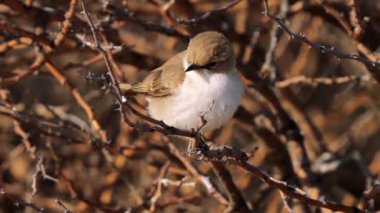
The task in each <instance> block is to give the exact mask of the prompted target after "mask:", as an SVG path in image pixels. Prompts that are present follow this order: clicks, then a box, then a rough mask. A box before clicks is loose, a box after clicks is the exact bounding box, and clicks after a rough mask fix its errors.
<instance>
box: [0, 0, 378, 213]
mask: <svg viewBox="0 0 380 213" xmlns="http://www.w3.org/2000/svg"><path fill="white" fill-rule="evenodd" d="M84 3H85V7H86V9H87V11H88V14H89V15H90V16H91V17H92V19H93V21H94V25H95V26H96V27H97V29H98V31H99V39H100V42H101V44H102V46H103V47H104V49H106V50H107V52H108V54H109V56H110V57H111V58H112V61H111V62H112V67H113V69H114V70H115V71H116V74H117V78H118V80H119V81H120V82H125V83H134V82H137V81H139V80H141V79H143V77H144V76H146V75H147V74H148V73H149V71H150V70H152V69H154V68H156V67H158V66H160V65H161V64H162V63H164V62H165V61H166V60H168V59H169V58H170V57H172V56H173V55H175V54H176V53H178V52H180V51H182V50H184V49H185V48H186V46H187V42H188V40H189V38H191V37H192V36H194V35H195V34H197V33H199V32H202V31H207V30H216V31H219V32H222V33H223V34H224V35H226V37H228V38H229V39H230V41H231V42H232V44H233V47H234V49H235V52H236V56H237V64H238V71H239V72H240V73H241V76H242V78H243V79H244V82H245V85H246V89H245V95H244V98H243V100H242V103H241V106H240V108H239V110H238V112H237V113H236V115H235V117H234V118H233V119H231V120H230V121H229V122H228V123H227V124H226V125H225V126H224V127H223V128H221V129H219V130H216V131H214V132H209V133H207V134H206V137H207V138H209V139H212V140H213V141H214V142H215V143H216V144H218V145H227V146H234V147H238V148H240V149H242V150H245V151H248V152H249V151H252V150H254V149H255V147H258V148H259V149H258V150H257V151H256V152H255V156H254V157H253V158H252V159H250V161H249V162H250V163H252V164H253V165H255V166H258V167H260V168H262V169H263V170H265V171H266V172H267V173H268V174H269V175H271V176H272V177H274V178H276V179H280V180H283V181H286V182H288V183H289V184H291V185H295V186H297V187H299V188H302V189H303V190H305V191H306V192H307V193H308V195H309V196H310V197H313V198H315V199H319V198H321V199H328V200H333V201H335V202H337V203H341V204H344V205H348V206H359V207H360V206H361V205H364V204H363V199H364V198H363V197H365V195H363V193H364V192H365V191H366V190H369V189H371V187H372V186H374V185H376V184H379V183H378V182H379V173H380V142H379V140H380V101H379V100H380V93H379V89H380V87H379V82H380V81H379V79H380V77H379V76H378V75H379V73H380V72H378V71H379V70H380V68H379V66H378V64H377V66H371V65H368V63H363V62H360V61H358V60H351V59H339V57H337V56H339V55H337V54H335V55H334V54H331V53H329V52H325V51H321V50H318V49H315V48H311V47H310V46H309V45H308V44H306V43H305V42H303V41H301V40H300V39H297V38H296V39H294V38H293V37H291V36H289V35H288V34H287V33H285V32H284V31H283V30H282V29H281V28H280V27H278V25H277V24H276V23H275V22H274V21H273V20H271V19H270V18H268V17H266V16H265V14H263V12H264V4H263V1H261V0H241V1H224V0H223V1H216V0H170V1H165V0H128V1H127V0H97V1H84ZM268 3H269V8H268V9H269V12H270V13H271V14H274V15H275V16H279V17H282V18H284V20H285V21H284V22H285V24H286V25H287V26H288V27H289V29H291V30H292V31H293V32H295V33H303V34H304V35H305V36H306V37H307V38H309V39H310V40H311V41H314V42H315V43H317V44H319V45H323V46H326V47H329V48H330V47H334V48H335V50H338V51H340V52H344V53H347V54H352V53H358V54H359V55H360V56H361V57H363V58H365V59H366V60H367V61H372V62H376V61H379V51H380V48H379V47H380V46H379V45H380V39H379V38H380V1H379V0H366V1H360V0H325V1H319V0H310V1H303V0H298V1H297V0H289V1H286V0H282V1H274V0H270V1H269V2H268ZM82 11H83V8H82V1H81V0H79V1H75V0H72V1H69V0H55V1H48V0H2V1H0V64H1V71H0V142H1V148H0V212H22V211H25V212H33V211H39V210H41V208H43V209H45V211H46V212H63V211H65V210H70V211H73V212H124V211H127V210H128V211H132V212H217V211H225V210H226V209H227V207H228V205H226V203H225V201H226V200H225V198H224V199H223V198H218V197H217V196H215V194H210V191H209V188H207V184H206V183H207V181H200V179H201V178H200V177H208V178H209V179H208V180H209V181H210V183H212V185H213V186H214V187H215V189H216V190H217V191H219V192H220V194H221V195H222V197H223V195H225V194H226V190H225V188H224V186H223V184H222V183H221V182H220V181H219V180H218V178H217V177H216V175H215V174H214V172H213V169H212V166H211V164H210V163H208V162H204V161H196V160H195V159H192V158H189V157H188V155H187V153H186V148H187V143H188V139H183V138H180V137H167V136H165V135H162V134H160V133H151V132H144V131H138V130H135V129H133V128H131V127H129V126H128V125H127V124H126V123H125V122H124V121H123V119H122V118H121V117H120V112H119V111H118V110H117V108H118V107H117V105H116V104H115V98H114V97H113V95H112V93H110V92H109V90H110V88H109V82H110V80H109V78H108V76H107V74H106V72H107V68H106V66H105V62H104V59H103V57H102V55H101V54H100V53H99V52H98V51H97V50H96V48H94V40H93V37H92V34H91V30H90V27H89V25H88V23H87V20H86V18H85V16H84V14H83V13H81V12H82ZM210 11H212V12H210ZM193 18H195V19H193ZM351 58H354V57H351ZM376 79H377V80H376ZM133 105H134V106H137V108H138V110H139V111H140V112H143V113H146V112H145V111H144V107H145V106H146V101H145V100H144V97H136V101H135V102H133ZM129 116H130V117H131V119H132V120H133V121H136V122H145V121H143V120H142V119H140V118H139V117H137V116H135V115H133V114H132V113H130V114H129ZM291 121H294V123H292V125H293V126H295V127H294V128H295V129H296V130H295V131H296V133H301V135H302V136H303V138H302V137H301V138H300V139H296V141H297V143H296V144H297V145H298V147H296V148H295V147H294V146H293V145H292V143H290V142H289V140H290V139H289V137H288V136H287V134H286V133H284V131H283V130H284V129H286V128H288V127H289V126H288V123H287V122H291ZM97 124H99V127H97ZM298 130H299V131H298ZM297 131H298V132H297ZM104 139H105V140H104ZM99 143H100V144H103V145H99ZM104 143H106V146H104ZM300 144H304V146H305V147H306V154H307V158H306V161H307V162H308V163H309V165H306V166H305V168H306V170H305V171H306V173H302V169H305V168H299V167H300V165H299V164H301V163H302V162H300V161H299V160H300V159H299V158H301V157H302V153H301V155H299V153H298V151H299V146H300ZM301 146H302V145H301ZM301 151H302V150H301ZM300 156H301V157H300ZM181 157H182V158H181ZM303 157H305V156H303ZM301 160H305V159H301ZM301 167H302V166H301ZM227 168H228V170H229V171H230V172H231V174H232V178H233V180H234V182H235V184H236V185H237V187H238V188H239V190H240V192H241V194H242V195H243V197H244V199H245V201H246V202H247V203H248V206H249V207H250V208H251V210H252V211H253V212H287V211H288V210H287V208H285V206H286V205H285V204H284V203H286V204H287V205H289V206H290V208H292V209H293V210H294V211H295V212H304V211H311V212H314V211H317V212H319V209H317V208H315V207H313V206H308V205H307V204H305V203H302V201H301V202H297V201H296V200H290V201H289V202H284V201H286V200H287V199H284V198H283V197H282V194H280V193H279V191H278V190H276V189H273V188H270V187H269V186H268V185H266V184H265V183H262V182H261V181H260V180H259V179H257V178H255V177H254V176H252V175H250V174H248V173H247V172H245V171H244V170H242V169H241V168H238V167H236V166H233V165H228V166H227ZM217 194H218V193H217ZM284 205H285V206H284ZM365 205H367V208H368V209H369V210H370V211H375V210H378V209H380V199H379V197H378V196H377V198H376V199H374V200H372V199H371V200H370V201H369V202H368V204H365ZM300 206H301V207H300ZM65 208H67V209H65ZM320 210H321V211H322V212H330V211H328V210H326V209H320Z"/></svg>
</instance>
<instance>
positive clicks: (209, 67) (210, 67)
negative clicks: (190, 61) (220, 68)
mask: <svg viewBox="0 0 380 213" xmlns="http://www.w3.org/2000/svg"><path fill="white" fill-rule="evenodd" d="M215 66H216V62H211V63H208V64H207V65H206V66H205V67H207V68H208V69H212V68H214V67H215Z"/></svg>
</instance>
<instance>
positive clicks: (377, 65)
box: [264, 0, 380, 81]
mask: <svg viewBox="0 0 380 213" xmlns="http://www.w3.org/2000/svg"><path fill="white" fill-rule="evenodd" d="M264 8H265V11H264V15H265V16H267V17H269V18H270V19H272V20H273V21H274V22H276V23H277V24H278V25H279V26H280V27H281V28H282V29H283V30H284V31H285V32H286V33H287V34H288V35H289V37H290V39H294V40H298V41H301V42H305V43H306V44H308V45H309V46H310V47H312V48H314V49H316V50H319V51H320V52H321V53H330V54H332V55H334V56H335V57H337V58H338V59H350V60H356V61H360V62H362V63H364V64H366V65H367V67H368V68H369V70H373V71H372V72H371V73H372V74H373V75H374V76H375V77H376V80H377V81H380V76H379V74H378V72H377V71H376V70H379V69H380V61H372V60H370V59H368V58H367V57H364V56H361V55H359V54H358V53H345V52H341V51H339V50H337V49H336V48H335V47H333V46H330V47H329V46H324V45H319V44H318V43H316V42H314V41H311V40H310V39H308V38H307V37H306V36H305V34H304V33H294V32H293V31H292V30H291V29H289V27H288V26H287V25H286V23H285V21H284V20H283V19H282V18H281V17H277V16H274V15H272V14H271V13H270V12H269V11H268V1H267V0H264Z"/></svg>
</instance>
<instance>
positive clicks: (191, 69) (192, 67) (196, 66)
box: [185, 64, 203, 72]
mask: <svg viewBox="0 0 380 213" xmlns="http://www.w3.org/2000/svg"><path fill="white" fill-rule="evenodd" d="M199 69H203V67H202V66H199V65H196V64H191V65H190V66H189V67H187V68H186V70H185V71H186V72H190V71H193V70H199Z"/></svg>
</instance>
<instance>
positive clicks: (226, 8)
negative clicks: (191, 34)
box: [175, 0, 242, 25]
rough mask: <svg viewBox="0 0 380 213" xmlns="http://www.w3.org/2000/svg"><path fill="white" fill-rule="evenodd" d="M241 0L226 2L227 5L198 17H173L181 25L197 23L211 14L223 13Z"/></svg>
mask: <svg viewBox="0 0 380 213" xmlns="http://www.w3.org/2000/svg"><path fill="white" fill-rule="evenodd" d="M241 1H242V0H234V1H232V2H230V3H228V4H227V5H225V6H224V7H222V8H219V9H215V10H211V11H209V12H207V13H205V14H203V15H201V16H198V17H195V18H192V19H175V20H176V22H177V23H179V24H183V25H196V24H198V23H199V22H201V21H204V20H206V19H208V18H210V17H211V16H214V15H218V14H220V13H224V12H225V11H227V10H229V9H230V8H232V7H234V6H235V5H237V4H238V3H240V2H241Z"/></svg>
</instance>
